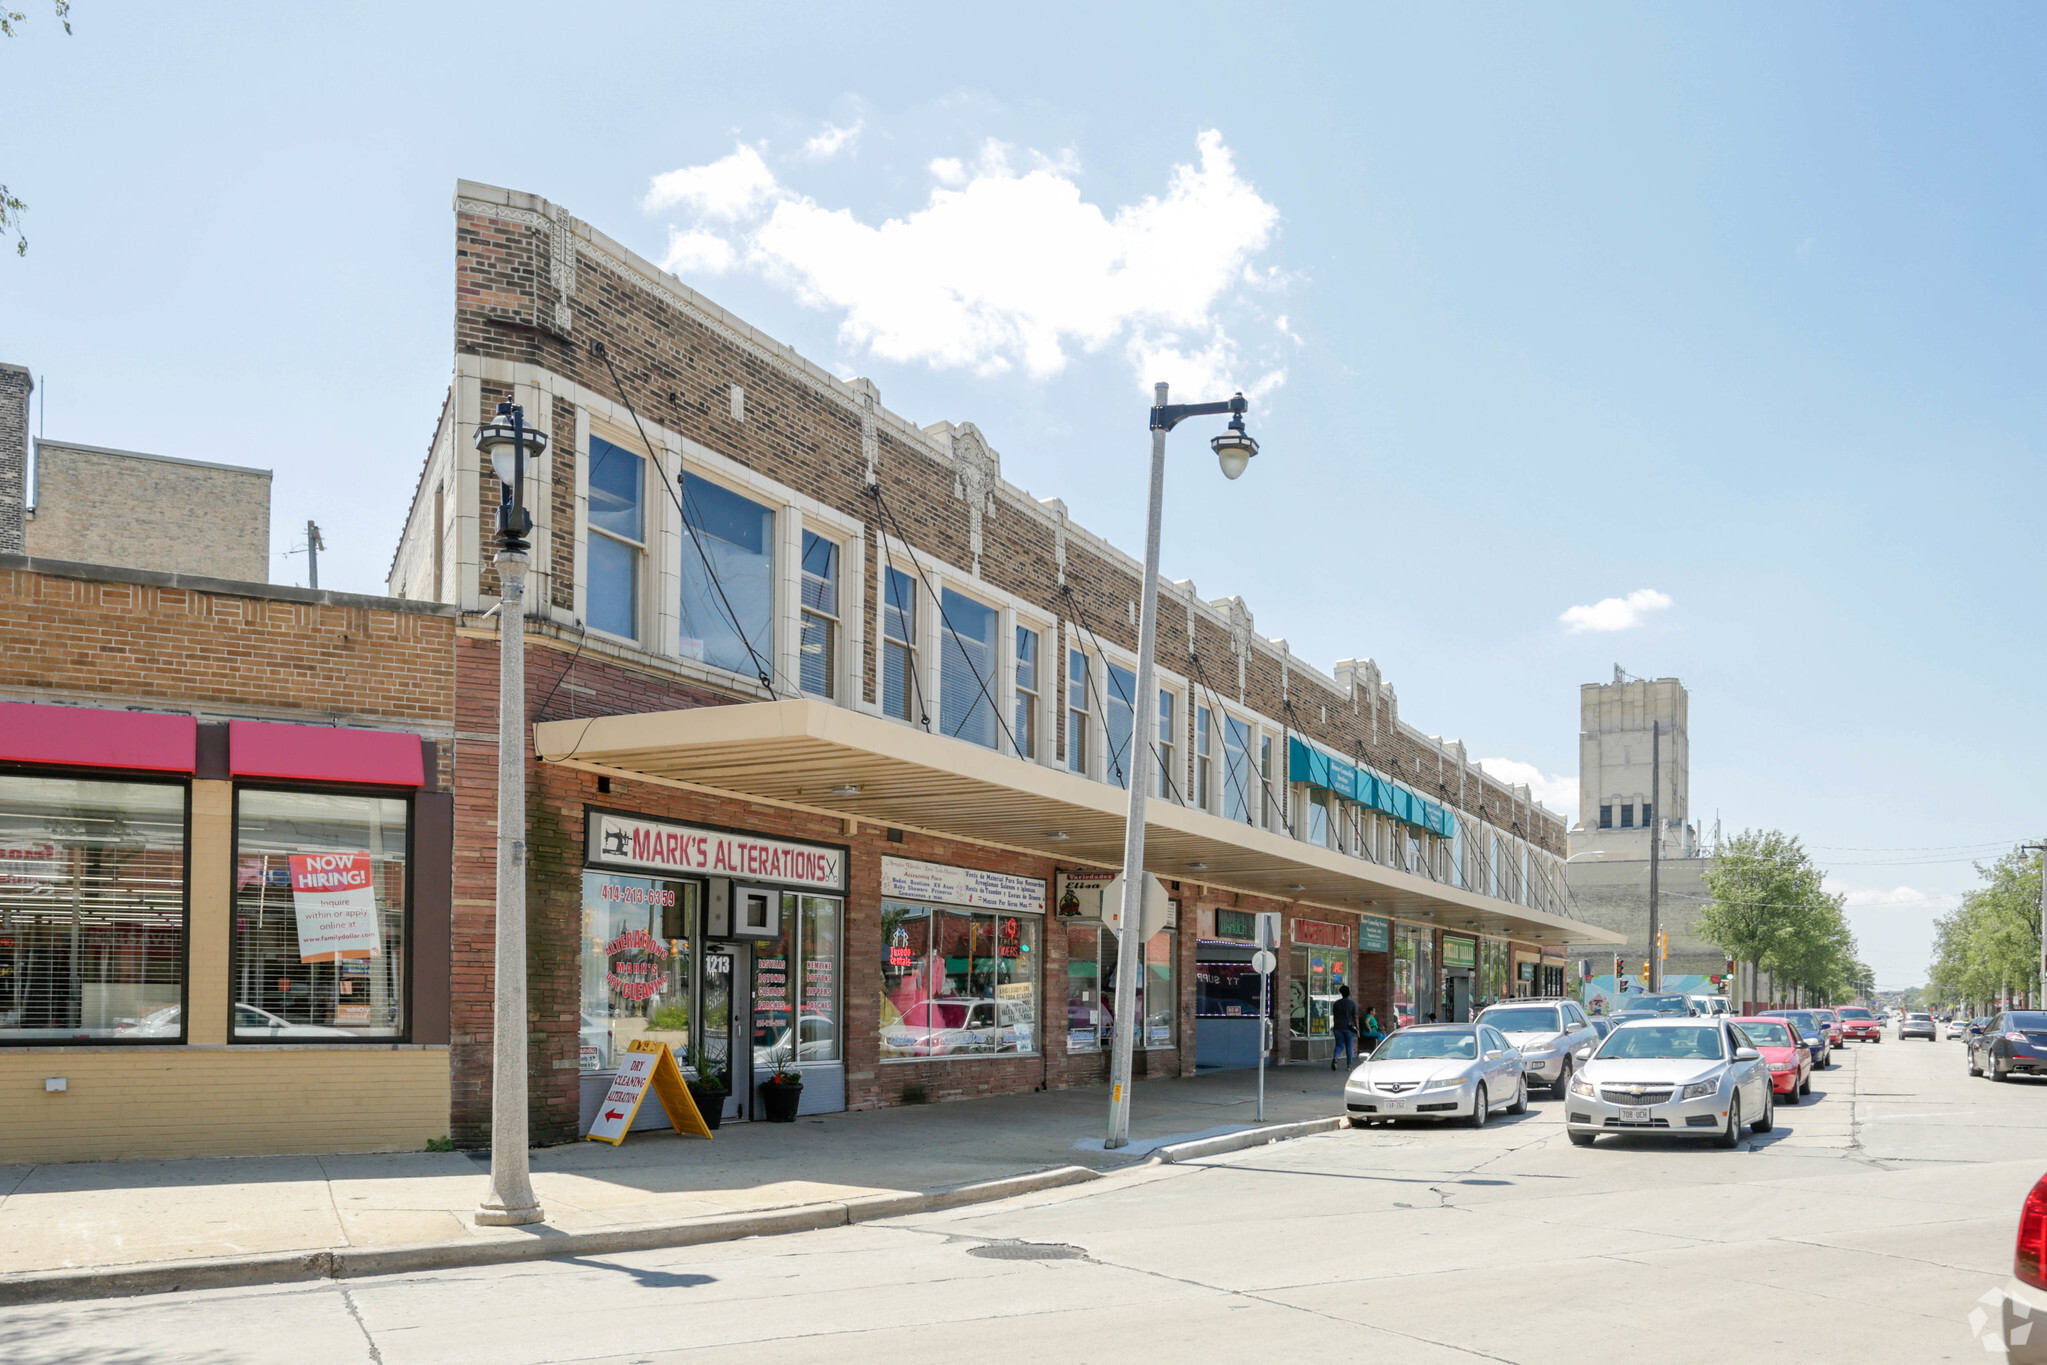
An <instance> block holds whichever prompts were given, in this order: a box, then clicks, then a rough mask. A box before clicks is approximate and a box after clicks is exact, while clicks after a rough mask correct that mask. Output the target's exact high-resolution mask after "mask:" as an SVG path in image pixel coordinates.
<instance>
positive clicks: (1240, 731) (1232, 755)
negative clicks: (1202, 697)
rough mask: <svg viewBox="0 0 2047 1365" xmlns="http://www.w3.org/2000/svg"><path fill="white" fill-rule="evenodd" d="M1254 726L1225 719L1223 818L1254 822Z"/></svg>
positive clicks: (1227, 716)
mask: <svg viewBox="0 0 2047 1365" xmlns="http://www.w3.org/2000/svg"><path fill="white" fill-rule="evenodd" d="M1254 809H1255V807H1253V806H1252V804H1251V727H1250V726H1249V725H1247V724H1246V723H1245V722H1243V721H1241V720H1238V719H1237V718H1236V717H1235V716H1229V715H1226V716H1224V717H1223V815H1224V816H1225V817H1226V818H1228V819H1231V820H1240V821H1242V822H1243V823H1244V824H1247V825H1248V824H1250V823H1251V813H1252V811H1253V810H1254Z"/></svg>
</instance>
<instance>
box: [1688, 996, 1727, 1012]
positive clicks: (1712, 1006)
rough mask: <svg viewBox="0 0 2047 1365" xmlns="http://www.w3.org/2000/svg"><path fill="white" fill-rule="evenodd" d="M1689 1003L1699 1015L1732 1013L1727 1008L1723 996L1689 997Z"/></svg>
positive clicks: (1725, 998)
mask: <svg viewBox="0 0 2047 1365" xmlns="http://www.w3.org/2000/svg"><path fill="white" fill-rule="evenodd" d="M1691 1002H1692V1008H1693V1009H1695V1010H1697V1011H1698V1012H1699V1013H1700V1014H1701V1015H1715V1014H1731V1013H1733V1010H1732V1009H1731V1008H1730V1007H1729V1006H1728V1003H1727V997H1726V996H1724V995H1695V996H1692V997H1691Z"/></svg>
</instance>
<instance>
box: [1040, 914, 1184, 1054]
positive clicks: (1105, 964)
mask: <svg viewBox="0 0 2047 1365" xmlns="http://www.w3.org/2000/svg"><path fill="white" fill-rule="evenodd" d="M1174 942H1175V937H1174V933H1173V931H1172V930H1171V929H1161V930H1160V931H1159V932H1158V933H1156V934H1153V935H1152V937H1151V942H1149V943H1147V944H1146V945H1145V947H1144V954H1143V958H1142V966H1143V970H1142V971H1141V972H1140V973H1139V974H1138V977H1137V1016H1138V1018H1140V1019H1142V1020H1143V1021H1144V1032H1143V1034H1142V1035H1140V1037H1139V1038H1138V1046H1140V1047H1148V1048H1169V1047H1174V1046H1176V1045H1177V1044H1178V1042H1179V1038H1180V1029H1179V1004H1178V1002H1179V992H1178V991H1177V989H1176V988H1175V979H1174V965H1173V964H1174V962H1175V961H1176V958H1175V954H1174ZM1119 947H1120V945H1119V944H1118V943H1117V941H1116V935H1115V934H1114V933H1113V932H1111V931H1110V930H1108V929H1105V928H1103V927H1102V926H1101V925H1099V924H1070V925H1068V926H1067V927H1066V983H1067V991H1066V1050H1067V1051H1068V1052H1096V1051H1100V1050H1103V1049H1106V1048H1107V1047H1108V1046H1109V1044H1110V1043H1111V1042H1112V1041H1113V1040H1114V1038H1115V1036H1116V966H1117V957H1118V949H1119Z"/></svg>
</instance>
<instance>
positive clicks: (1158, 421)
mask: <svg viewBox="0 0 2047 1365" xmlns="http://www.w3.org/2000/svg"><path fill="white" fill-rule="evenodd" d="M1250 410H1251V404H1250V401H1249V400H1248V399H1246V398H1245V397H1244V395H1243V394H1241V393H1240V394H1238V395H1237V396H1236V397H1235V398H1230V399H1225V400H1224V401H1222V402H1220V403H1168V404H1166V405H1165V406H1163V407H1156V408H1153V409H1152V410H1151V427H1150V429H1151V430H1153V431H1171V430H1172V429H1173V428H1174V427H1176V426H1179V425H1180V423H1182V422H1184V421H1186V420H1187V419H1188V418H1189V417H1220V416H1222V415H1223V414H1224V413H1226V412H1230V413H1243V412H1249V411H1250Z"/></svg>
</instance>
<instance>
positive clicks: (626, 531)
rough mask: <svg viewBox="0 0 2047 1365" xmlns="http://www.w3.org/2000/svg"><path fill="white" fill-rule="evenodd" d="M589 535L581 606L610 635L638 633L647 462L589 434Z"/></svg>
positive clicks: (632, 637) (634, 637) (590, 620)
mask: <svg viewBox="0 0 2047 1365" xmlns="http://www.w3.org/2000/svg"><path fill="white" fill-rule="evenodd" d="M589 485H590V510H589V531H590V534H589V538H588V541H587V544H586V547H585V549H586V555H585V559H586V567H585V578H586V580H587V581H586V582H585V584H584V594H583V597H584V610H585V612H586V619H587V621H588V623H589V624H590V625H593V626H595V627H596V628H597V629H599V630H601V631H604V632H606V633H607V634H611V635H623V636H625V637H626V638H627V639H630V640H637V639H638V638H639V636H640V556H641V555H643V554H645V553H646V550H647V519H646V507H645V499H644V497H643V494H644V492H645V489H646V486H647V476H646V462H645V461H644V460H643V459H641V458H640V457H639V456H638V455H635V454H634V453H633V452H632V451H630V450H627V449H625V448H624V447H623V446H615V445H613V444H612V443H611V442H609V441H604V440H599V439H598V438H597V437H595V436H593V437H591V438H590V477H589Z"/></svg>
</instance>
